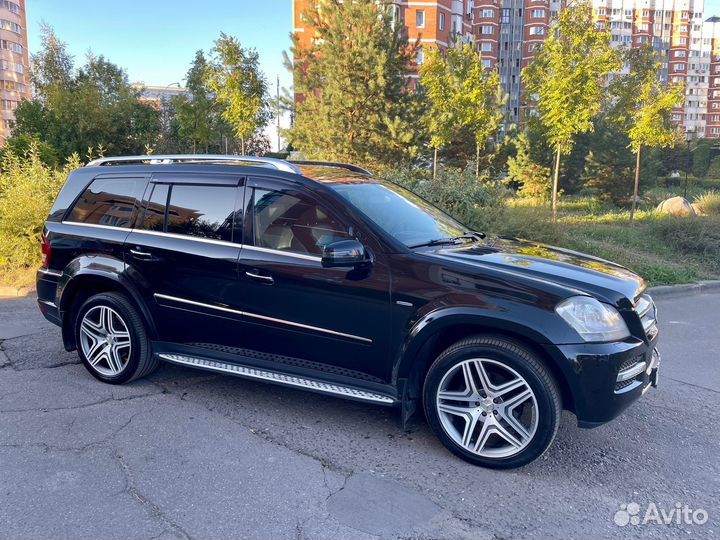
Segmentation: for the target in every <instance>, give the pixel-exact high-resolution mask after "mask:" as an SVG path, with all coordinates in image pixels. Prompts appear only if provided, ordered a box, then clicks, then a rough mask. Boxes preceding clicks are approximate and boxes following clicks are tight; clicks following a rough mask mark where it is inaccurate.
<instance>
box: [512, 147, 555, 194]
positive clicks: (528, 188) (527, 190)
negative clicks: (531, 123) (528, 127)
mask: <svg viewBox="0 0 720 540" xmlns="http://www.w3.org/2000/svg"><path fill="white" fill-rule="evenodd" d="M515 147H516V149H517V153H516V154H515V156H512V157H510V158H509V159H508V163H507V169H508V173H507V178H506V179H505V183H506V184H511V185H515V186H516V187H517V189H518V195H520V196H521V197H532V198H539V199H546V198H547V197H548V195H549V194H550V168H549V167H545V166H543V165H541V164H539V163H538V162H537V161H535V160H533V157H532V150H531V146H530V140H529V138H528V136H527V134H526V133H520V134H519V135H518V136H517V137H516V138H515Z"/></svg>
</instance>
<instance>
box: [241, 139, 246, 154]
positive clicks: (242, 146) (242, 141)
mask: <svg viewBox="0 0 720 540" xmlns="http://www.w3.org/2000/svg"><path fill="white" fill-rule="evenodd" d="M240 155H241V156H244V155H245V137H240Z"/></svg>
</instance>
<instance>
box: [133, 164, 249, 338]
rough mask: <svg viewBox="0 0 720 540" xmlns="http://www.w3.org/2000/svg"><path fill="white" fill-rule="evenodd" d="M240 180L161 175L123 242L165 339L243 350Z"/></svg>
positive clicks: (199, 175) (149, 190)
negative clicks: (239, 306)
mask: <svg viewBox="0 0 720 540" xmlns="http://www.w3.org/2000/svg"><path fill="white" fill-rule="evenodd" d="M241 180H242V179H241V178H240V177H239V176H236V175H202V174H170V173H162V174H156V175H154V176H153V179H152V181H151V182H150V184H149V186H148V191H147V195H146V197H145V198H146V201H145V203H144V211H143V212H142V215H141V216H140V217H139V219H138V222H137V223H136V227H135V228H134V229H133V230H132V232H131V233H130V235H129V236H128V237H127V239H126V240H125V260H126V262H127V263H128V267H129V269H130V270H129V271H130V272H135V274H134V275H133V277H134V278H135V281H136V282H137V283H139V284H141V286H142V289H143V293H144V295H145V296H146V302H147V304H148V305H149V306H153V311H154V317H153V318H154V320H155V322H156V326H157V328H158V332H159V334H160V339H161V340H162V341H172V342H176V343H183V344H221V345H231V346H238V345H239V343H240V341H241V336H240V332H241V329H242V327H241V324H240V314H239V313H235V312H234V311H233V310H232V309H229V306H230V305H232V304H235V303H237V302H239V297H240V290H239V287H240V284H239V282H238V273H237V260H238V256H239V254H240V249H241V245H240V244H241V241H242V239H241V235H242V232H241V231H242V218H241V216H240V214H239V213H238V211H240V213H241V209H242V193H243V189H242V187H241Z"/></svg>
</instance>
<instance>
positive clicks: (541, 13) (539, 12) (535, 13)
mask: <svg viewBox="0 0 720 540" xmlns="http://www.w3.org/2000/svg"><path fill="white" fill-rule="evenodd" d="M531 16H532V17H533V18H535V19H542V18H544V17H545V10H544V9H533V10H532V15H531Z"/></svg>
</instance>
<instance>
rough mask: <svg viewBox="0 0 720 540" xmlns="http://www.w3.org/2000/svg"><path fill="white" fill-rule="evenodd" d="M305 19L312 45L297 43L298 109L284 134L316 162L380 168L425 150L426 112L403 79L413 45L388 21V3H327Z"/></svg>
mask: <svg viewBox="0 0 720 540" xmlns="http://www.w3.org/2000/svg"><path fill="white" fill-rule="evenodd" d="M312 4H313V5H312V6H310V7H309V9H308V11H306V12H305V13H303V17H305V19H306V20H307V21H308V27H310V28H313V31H314V39H313V42H312V45H310V46H309V47H303V46H301V45H300V43H299V41H298V39H297V37H294V38H293V39H294V44H293V48H292V52H293V55H294V57H295V59H296V61H295V65H294V76H295V92H296V93H299V94H301V95H302V97H303V99H302V100H301V101H300V102H299V103H297V104H296V110H295V121H294V125H293V126H292V128H291V129H290V130H289V131H288V132H287V136H288V138H289V140H290V142H291V144H292V145H293V147H294V148H296V149H299V150H301V151H302V152H303V154H304V155H305V156H306V157H308V158H312V159H326V160H333V161H350V162H354V163H359V164H362V165H365V166H368V167H370V168H376V169H378V168H379V169H383V168H387V167H390V166H392V165H396V164H397V163H398V162H400V161H403V160H406V159H408V158H410V157H413V156H414V155H415V154H416V153H417V151H418V149H419V146H420V137H421V135H422V134H421V133H419V132H418V130H417V125H416V120H417V118H419V117H420V116H421V108H420V105H419V103H418V101H417V100H416V99H415V95H414V94H413V93H412V92H411V91H410V90H409V89H408V87H407V80H406V75H408V74H409V68H410V65H411V63H412V61H413V58H414V55H415V50H416V47H417V43H416V44H412V43H410V44H408V41H407V38H406V36H405V35H404V31H403V29H402V25H396V24H394V23H393V21H392V17H391V11H390V8H391V3H390V2H389V1H388V0H355V1H353V2H343V1H340V0H324V1H322V2H320V3H319V8H318V7H317V6H315V5H314V4H315V3H314V2H313V3H312Z"/></svg>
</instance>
